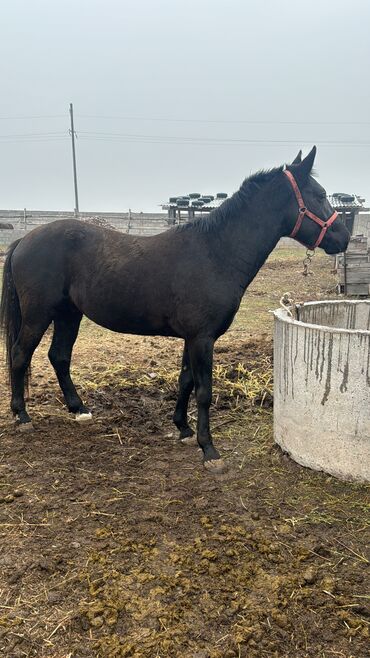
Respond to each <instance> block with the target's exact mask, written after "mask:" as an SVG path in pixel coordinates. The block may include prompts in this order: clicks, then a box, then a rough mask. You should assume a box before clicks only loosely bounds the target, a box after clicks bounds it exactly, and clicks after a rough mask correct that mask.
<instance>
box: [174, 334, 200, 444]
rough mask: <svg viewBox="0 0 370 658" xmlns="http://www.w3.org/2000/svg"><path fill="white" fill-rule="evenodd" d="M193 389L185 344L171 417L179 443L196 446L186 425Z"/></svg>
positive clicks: (192, 434) (191, 432) (189, 428)
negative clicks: (175, 400)
mask: <svg viewBox="0 0 370 658" xmlns="http://www.w3.org/2000/svg"><path fill="white" fill-rule="evenodd" d="M193 388H194V380H193V373H192V370H191V365H190V358H189V350H188V348H187V344H186V343H185V345H184V352H183V355H182V363H181V370H180V376H179V394H178V398H177V402H176V408H175V413H174V415H173V422H174V423H175V425H176V427H177V429H178V430H179V432H180V441H181V443H184V444H192V445H194V444H196V439H195V437H194V430H193V429H192V428H191V427H190V425H189V423H188V404H189V398H190V396H191V393H192V390H193Z"/></svg>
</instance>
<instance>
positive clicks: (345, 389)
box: [274, 300, 370, 481]
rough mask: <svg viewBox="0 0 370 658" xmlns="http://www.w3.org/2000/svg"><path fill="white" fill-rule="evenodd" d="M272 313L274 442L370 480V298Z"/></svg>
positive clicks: (314, 463)
mask: <svg viewBox="0 0 370 658" xmlns="http://www.w3.org/2000/svg"><path fill="white" fill-rule="evenodd" d="M292 311H293V309H292ZM274 316H275V332H274V333H275V335H274V436H275V441H276V442H277V443H278V444H279V445H280V446H281V447H282V449H283V450H284V451H286V452H287V453H288V454H289V455H290V456H291V457H292V458H293V459H294V460H295V461H296V462H298V463H299V464H302V465H303V466H308V467H309V468H313V469H315V470H321V471H325V472H326V473H330V474H331V475H335V476H336V477H340V478H343V479H347V480H361V481H370V301H357V300H356V301H352V300H351V301H349V300H345V301H322V302H310V303H307V304H301V305H298V306H297V307H295V312H294V316H295V317H294V318H293V317H291V316H290V314H289V311H287V310H285V309H278V310H277V311H275V312H274Z"/></svg>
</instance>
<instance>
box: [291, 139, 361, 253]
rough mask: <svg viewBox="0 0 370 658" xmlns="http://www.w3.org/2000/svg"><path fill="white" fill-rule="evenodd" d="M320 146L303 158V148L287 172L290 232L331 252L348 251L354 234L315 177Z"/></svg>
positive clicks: (312, 246)
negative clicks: (341, 218) (340, 217)
mask: <svg viewBox="0 0 370 658" xmlns="http://www.w3.org/2000/svg"><path fill="white" fill-rule="evenodd" d="M315 155H316V146H314V147H313V149H312V151H311V152H310V153H309V154H308V155H307V156H306V157H305V158H304V160H302V159H301V151H300V152H299V153H298V155H297V157H296V158H295V160H294V161H293V162H292V164H291V165H289V166H288V167H287V168H286V169H285V171H284V179H285V180H284V182H285V184H286V186H287V188H289V193H290V200H289V202H288V205H287V206H286V213H285V226H286V235H289V236H291V237H292V238H295V239H296V240H298V241H299V242H301V243H302V244H304V245H305V246H306V247H308V248H310V249H315V248H316V247H321V248H322V249H324V251H325V252H326V253H327V254H338V253H340V252H342V251H345V250H346V249H347V246H348V242H349V239H350V233H349V231H348V230H347V228H346V227H345V226H344V224H343V222H342V221H341V220H340V219H339V216H338V213H336V212H335V210H334V209H333V208H332V206H331V205H330V203H329V201H328V199H327V196H326V192H325V190H324V188H323V187H321V185H319V183H318V182H317V181H316V180H315V179H314V178H313V177H312V176H311V171H312V167H313V163H314V160H315Z"/></svg>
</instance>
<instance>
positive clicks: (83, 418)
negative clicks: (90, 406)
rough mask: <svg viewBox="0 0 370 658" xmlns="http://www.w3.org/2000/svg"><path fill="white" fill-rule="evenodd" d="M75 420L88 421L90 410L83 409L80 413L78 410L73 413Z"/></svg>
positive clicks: (79, 421)
mask: <svg viewBox="0 0 370 658" xmlns="http://www.w3.org/2000/svg"><path fill="white" fill-rule="evenodd" d="M75 420H76V421H77V422H78V423H89V422H90V421H91V420H92V413H90V411H88V412H86V411H84V412H82V413H79V412H78V413H77V414H76V415H75Z"/></svg>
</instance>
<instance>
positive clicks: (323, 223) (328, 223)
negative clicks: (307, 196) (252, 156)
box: [284, 169, 338, 250]
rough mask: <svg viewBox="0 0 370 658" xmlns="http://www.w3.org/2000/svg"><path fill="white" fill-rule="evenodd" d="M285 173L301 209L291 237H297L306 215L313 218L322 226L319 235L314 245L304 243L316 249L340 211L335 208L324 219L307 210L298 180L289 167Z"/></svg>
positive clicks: (309, 247)
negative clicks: (327, 217)
mask: <svg viewBox="0 0 370 658" xmlns="http://www.w3.org/2000/svg"><path fill="white" fill-rule="evenodd" d="M284 174H285V175H286V176H287V178H288V180H289V182H290V184H291V186H292V188H293V192H294V194H295V197H296V199H297V203H298V209H299V214H298V218H297V221H296V223H295V226H294V229H293V231H292V232H291V234H290V236H289V237H290V238H295V237H296V235H297V233H298V231H299V229H300V228H301V225H302V222H303V219H304V217H305V215H306V216H307V217H308V218H309V219H312V220H313V221H314V222H315V224H318V225H319V226H320V227H321V231H320V234H319V237H318V238H317V240H316V242H315V244H314V245H312V246H308V245H306V244H305V245H304V246H305V247H307V248H308V249H312V250H314V249H316V247H319V246H320V244H321V242H322V240H323V239H324V236H325V233H326V231H327V230H328V228H329V227H330V226H331V225H332V224H333V222H335V220H336V219H337V217H338V213H337V211H336V210H334V212H333V214H332V215H331V216H330V217H329V219H327V220H326V221H324V220H323V219H320V217H317V215H314V214H313V213H312V212H310V211H309V210H307V208H306V206H305V205H304V201H303V198H302V194H301V192H300V190H299V187H298V185H297V181H296V179H295V178H294V176H293V174H292V173H291V172H290V171H288V169H285V170H284ZM297 240H298V238H297ZM298 242H301V240H298ZM301 244H304V243H303V242H302V243H301Z"/></svg>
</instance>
